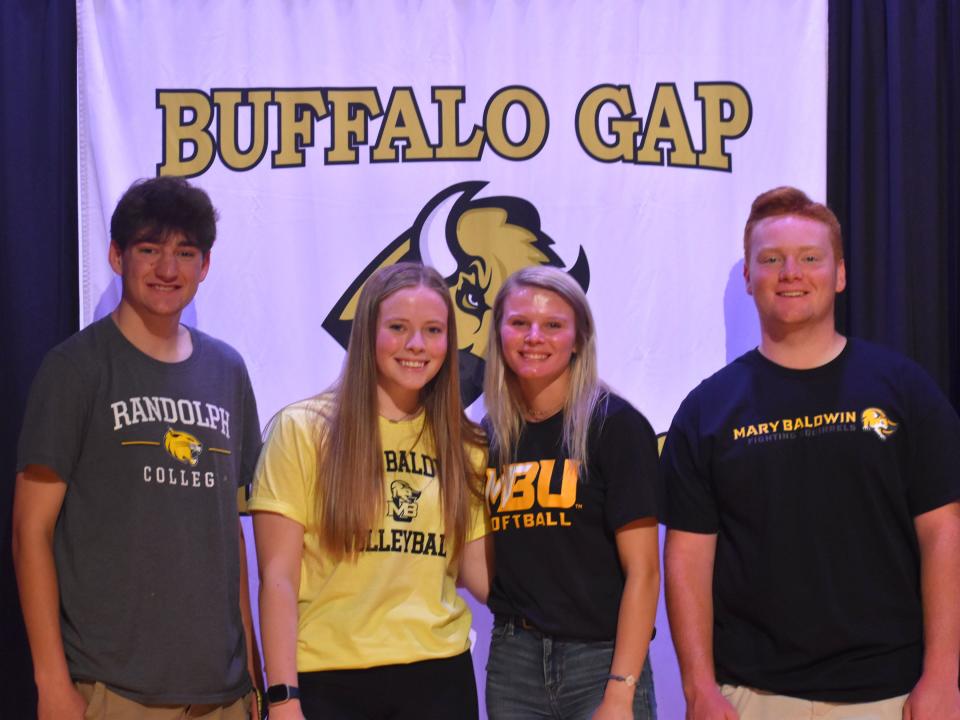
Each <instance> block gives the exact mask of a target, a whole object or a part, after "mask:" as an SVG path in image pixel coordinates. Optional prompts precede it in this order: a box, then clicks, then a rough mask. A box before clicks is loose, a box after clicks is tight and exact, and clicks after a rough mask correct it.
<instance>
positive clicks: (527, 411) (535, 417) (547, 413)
mask: <svg viewBox="0 0 960 720" xmlns="http://www.w3.org/2000/svg"><path fill="white" fill-rule="evenodd" d="M565 404H566V399H564V400H561V401H560V402H559V403H558V404H556V405H554V406H553V407H549V408H547V409H546V410H535V409H534V408H532V407H529V406H527V405H524V406H523V416H524V417H525V418H526V419H527V420H532V421H533V422H540V421H541V420H545V419H546V418H548V417H551V416H553V415H555V414H556V413H558V412H559V411H560V410H561V408H563V406H564V405H565Z"/></svg>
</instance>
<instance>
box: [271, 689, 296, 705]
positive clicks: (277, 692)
mask: <svg viewBox="0 0 960 720" xmlns="http://www.w3.org/2000/svg"><path fill="white" fill-rule="evenodd" d="M294 697H297V689H296V688H293V687H290V686H289V685H271V686H270V687H268V688H267V701H268V702H269V703H270V704H271V705H275V704H276V703H282V702H286V701H287V700H289V699H290V698H294Z"/></svg>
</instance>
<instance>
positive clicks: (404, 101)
mask: <svg viewBox="0 0 960 720" xmlns="http://www.w3.org/2000/svg"><path fill="white" fill-rule="evenodd" d="M400 141H406V148H405V150H404V151H403V159H404V160H432V159H433V148H432V147H431V146H430V141H429V140H428V139H427V131H426V129H425V128H424V127H423V118H422V117H420V108H419V107H418V106H417V100H416V98H415V97H414V96H413V90H411V89H410V88H394V89H393V93H392V94H391V95H390V101H389V102H388V103H387V111H386V114H385V115H384V118H383V122H382V123H381V125H380V136H379V137H378V138H377V144H376V145H375V146H374V148H373V150H371V151H370V161H371V162H396V161H397V146H398V145H399V144H400Z"/></svg>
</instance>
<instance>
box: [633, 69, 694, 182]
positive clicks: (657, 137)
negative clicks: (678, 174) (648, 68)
mask: <svg viewBox="0 0 960 720" xmlns="http://www.w3.org/2000/svg"><path fill="white" fill-rule="evenodd" d="M661 142H666V143H668V144H669V146H670V147H669V149H668V150H667V151H666V164H667V165H676V166H680V167H696V166H697V155H696V153H694V152H693V142H692V141H691V140H690V128H688V127H687V118H686V117H685V116H684V114H683V106H682V105H681V104H680V97H679V95H678V94H677V86H676V85H675V84H674V83H657V89H656V91H655V92H654V95H653V100H652V101H651V103H650V110H649V111H648V112H647V125H646V130H645V131H644V133H643V143H642V144H641V145H640V150H639V151H638V152H637V162H638V163H641V164H645V165H661V164H663V162H664V158H663V151H662V150H661V148H660V143H661Z"/></svg>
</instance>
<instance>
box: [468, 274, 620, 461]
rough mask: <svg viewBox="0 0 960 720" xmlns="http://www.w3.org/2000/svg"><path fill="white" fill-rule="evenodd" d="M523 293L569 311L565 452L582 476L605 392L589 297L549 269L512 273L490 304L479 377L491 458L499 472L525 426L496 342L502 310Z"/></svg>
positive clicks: (570, 280) (516, 392) (516, 385)
mask: <svg viewBox="0 0 960 720" xmlns="http://www.w3.org/2000/svg"><path fill="white" fill-rule="evenodd" d="M521 287H534V288H542V289H544V290H549V291H551V292H555V293H556V294H557V295H559V296H560V297H561V298H563V299H564V300H565V301H566V302H567V304H568V305H570V307H571V308H572V309H573V315H574V321H575V325H576V340H575V345H574V354H573V356H572V357H571V358H570V387H569V389H568V392H567V397H566V400H565V401H564V403H563V446H564V449H565V450H566V452H567V454H568V455H569V456H570V457H571V458H575V459H578V460H580V469H581V475H583V473H585V472H586V469H587V460H588V444H589V433H590V422H591V420H592V419H593V415H594V411H595V410H596V409H597V405H598V404H599V403H600V402H601V400H602V399H603V398H604V397H605V395H606V393H607V389H606V387H605V386H604V384H603V383H602V382H601V381H600V379H599V377H598V376H597V342H596V332H595V327H594V323H593V314H592V313H591V312H590V305H589V304H588V303H587V296H586V295H585V294H584V292H583V290H582V289H581V287H580V285H578V284H577V281H576V280H574V279H573V278H572V277H570V276H569V275H568V274H567V273H565V272H563V271H562V270H558V269H557V268H554V267H550V266H547V265H535V266H531V267H526V268H523V269H522V270H518V271H517V272H515V273H513V275H511V276H510V277H508V278H507V280H506V282H504V284H503V287H501V288H500V291H499V292H498V293H497V297H496V299H495V300H494V301H493V323H492V325H491V328H490V342H489V343H488V345H487V364H486V370H485V372H484V377H483V392H484V403H485V405H486V409H487V417H488V419H489V422H490V427H491V429H492V432H491V437H490V452H491V457H494V456H495V457H497V460H498V464H499V465H500V466H504V465H506V464H507V463H508V462H509V461H510V458H511V457H512V456H513V455H514V454H515V453H516V449H517V442H518V441H519V439H520V432H521V431H522V430H523V425H524V423H525V420H524V418H523V398H522V395H521V392H520V386H519V381H518V380H517V376H516V374H515V373H514V372H513V370H511V369H510V366H509V365H507V363H506V361H505V360H504V358H503V343H502V339H501V337H500V324H501V323H502V322H503V306H504V305H505V304H506V301H507V298H508V297H509V295H510V293H512V292H514V291H515V290H517V289H518V288H521ZM584 477H585V476H584Z"/></svg>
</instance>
